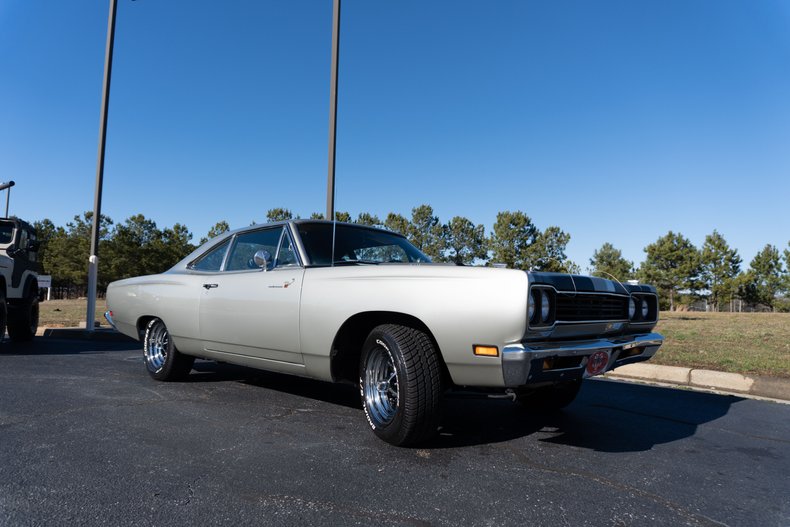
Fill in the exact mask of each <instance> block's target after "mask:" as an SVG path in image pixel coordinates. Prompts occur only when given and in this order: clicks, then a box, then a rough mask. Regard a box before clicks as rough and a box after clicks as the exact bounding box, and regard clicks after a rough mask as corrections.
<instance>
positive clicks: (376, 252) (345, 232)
mask: <svg viewBox="0 0 790 527" xmlns="http://www.w3.org/2000/svg"><path fill="white" fill-rule="evenodd" d="M332 227H333V225H332V224H331V223H300V224H298V229H299V236H300V237H301V238H302V244H303V245H304V248H305V251H306V252H307V257H308V258H309V259H310V263H311V264H312V265H332V261H333V255H334V263H335V265H343V264H380V263H430V261H431V259H430V258H428V257H427V256H425V255H424V254H423V253H421V252H420V251H419V249H417V248H416V247H414V246H413V245H412V244H410V243H409V242H408V241H406V238H404V237H402V236H400V235H398V234H395V233H392V232H389V231H385V230H382V229H376V228H370V227H362V226H354V225H348V224H344V223H338V224H337V225H336V229H335V232H334V239H335V248H334V252H333V251H332V237H333V234H332V230H333V229H332Z"/></svg>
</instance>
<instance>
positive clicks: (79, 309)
mask: <svg viewBox="0 0 790 527" xmlns="http://www.w3.org/2000/svg"><path fill="white" fill-rule="evenodd" d="M86 307H87V301H86V300H85V299H81V300H52V301H50V302H42V303H41V306H40V311H41V321H40V324H39V325H40V326H46V327H75V326H77V325H78V324H79V322H80V321H83V320H85V310H86ZM105 310H106V307H105V303H104V300H98V301H97V303H96V320H98V321H100V322H101V323H102V326H106V325H107V322H106V321H105V320H104V317H103V316H102V315H103V313H104V311H105ZM656 331H658V332H659V333H661V334H662V335H664V337H666V341H665V342H664V345H663V346H661V349H660V350H659V351H658V353H657V354H656V356H655V357H654V358H653V359H651V362H652V363H654V364H666V365H669V366H686V367H689V368H703V369H708V370H719V371H727V372H733V373H742V374H749V373H754V374H760V375H772V376H775V377H786V378H790V314H788V313H696V312H688V313H669V312H662V313H661V319H660V321H659V323H658V327H657V328H656Z"/></svg>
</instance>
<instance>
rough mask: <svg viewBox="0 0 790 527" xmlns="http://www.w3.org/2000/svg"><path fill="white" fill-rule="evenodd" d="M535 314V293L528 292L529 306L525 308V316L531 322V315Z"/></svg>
mask: <svg viewBox="0 0 790 527" xmlns="http://www.w3.org/2000/svg"><path fill="white" fill-rule="evenodd" d="M534 316H535V294H534V293H530V294H529V307H528V308H527V317H528V318H529V321H530V322H533V317H534Z"/></svg>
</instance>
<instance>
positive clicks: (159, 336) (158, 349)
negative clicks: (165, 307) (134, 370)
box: [143, 320, 170, 373]
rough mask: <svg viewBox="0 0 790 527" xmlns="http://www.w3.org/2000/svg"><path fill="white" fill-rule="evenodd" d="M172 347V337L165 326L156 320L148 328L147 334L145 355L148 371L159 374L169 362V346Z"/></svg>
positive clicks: (144, 347) (144, 348)
mask: <svg viewBox="0 0 790 527" xmlns="http://www.w3.org/2000/svg"><path fill="white" fill-rule="evenodd" d="M169 345H170V335H169V334H168V333H167V328H166V327H165V325H164V324H163V323H162V322H161V321H159V320H154V321H152V322H151V324H150V325H149V326H148V329H147V331H146V333H145V345H144V346H143V355H145V365H146V366H147V367H148V371H150V372H152V373H158V372H159V371H160V370H161V369H162V367H163V366H164V365H165V361H166V360H167V353H168V346H169Z"/></svg>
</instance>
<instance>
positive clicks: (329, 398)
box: [188, 361, 744, 452]
mask: <svg viewBox="0 0 790 527" xmlns="http://www.w3.org/2000/svg"><path fill="white" fill-rule="evenodd" d="M227 381H235V382H242V383H244V384H247V385H251V386H258V387H261V388H265V389H269V390H276V391H279V392H283V393H288V394H291V395H295V396H298V397H307V398H310V399H314V400H318V401H322V402H325V403H329V404H333V405H339V406H344V407H347V408H353V409H356V410H359V411H360V413H361V412H362V408H361V404H360V401H359V391H358V390H357V388H356V387H353V386H349V385H343V384H332V383H328V382H323V381H316V380H312V379H305V378H301V377H295V376H291V375H285V374H279V373H272V372H265V371H262V370H256V369H253V368H246V367H244V366H236V365H232V364H224V363H215V362H212V361H198V362H196V363H195V367H194V369H193V371H192V374H191V375H190V376H189V381H188V382H227ZM743 400H744V399H743V398H741V397H736V396H729V395H717V394H712V393H702V392H694V391H691V390H685V389H674V388H663V387H657V386H647V385H643V384H635V383H626V382H617V381H609V380H588V381H585V383H584V385H583V387H582V390H581V392H580V393H579V396H578V398H577V399H576V401H574V403H572V404H571V405H570V406H568V407H567V408H565V409H564V410H562V411H559V412H553V413H540V412H532V411H527V410H524V409H523V408H521V407H520V406H519V405H518V404H516V403H514V402H512V401H511V400H509V399H488V398H485V397H483V396H477V397H464V396H461V397H457V396H450V397H447V398H446V399H445V401H444V404H443V415H442V420H441V423H440V430H439V435H438V436H437V437H436V438H435V439H433V440H431V441H430V442H429V443H427V444H425V445H420V446H421V447H422V448H437V449H443V448H459V447H467V446H475V445H485V444H492V443H501V442H506V441H511V440H514V439H518V438H521V437H526V436H531V435H536V436H537V437H538V440H539V441H541V442H545V443H554V444H561V445H568V446H574V447H578V448H585V449H590V450H595V451H600V452H639V451H644V450H649V449H651V448H653V447H654V446H655V445H657V444H662V443H670V442H672V441H677V440H679V439H683V438H686V437H690V436H693V435H694V434H695V432H696V430H697V427H698V426H700V425H702V424H705V423H709V422H711V421H714V420H716V419H718V418H720V417H722V416H724V415H726V414H727V412H728V411H729V409H730V406H731V405H733V404H735V403H738V402H740V401H743ZM360 422H362V420H360Z"/></svg>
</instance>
